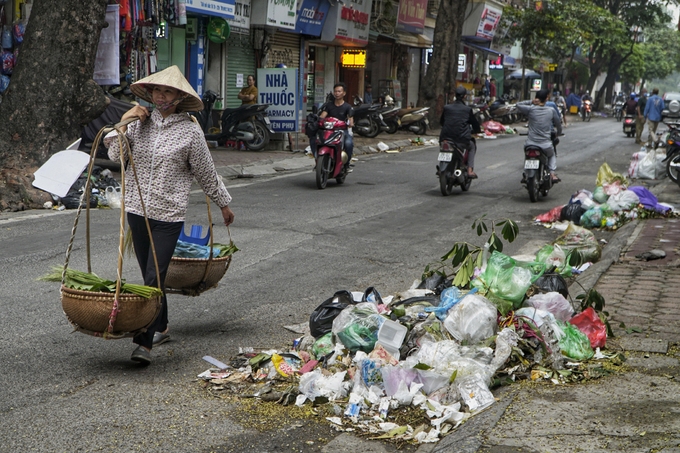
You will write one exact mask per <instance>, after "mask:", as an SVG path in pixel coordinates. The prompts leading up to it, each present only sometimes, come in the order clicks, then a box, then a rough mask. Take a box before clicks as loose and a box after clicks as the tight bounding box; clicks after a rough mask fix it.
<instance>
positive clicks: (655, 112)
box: [644, 94, 663, 121]
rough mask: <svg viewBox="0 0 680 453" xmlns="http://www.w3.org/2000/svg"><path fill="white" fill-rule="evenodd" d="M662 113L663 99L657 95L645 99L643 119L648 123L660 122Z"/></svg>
mask: <svg viewBox="0 0 680 453" xmlns="http://www.w3.org/2000/svg"><path fill="white" fill-rule="evenodd" d="M662 111H663V99H661V97H660V96H659V95H658V94H654V95H652V96H650V97H649V99H647V105H645V112H644V115H645V118H647V119H648V120H649V121H661V112H662Z"/></svg>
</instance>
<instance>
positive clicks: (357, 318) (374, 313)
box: [332, 302, 385, 353]
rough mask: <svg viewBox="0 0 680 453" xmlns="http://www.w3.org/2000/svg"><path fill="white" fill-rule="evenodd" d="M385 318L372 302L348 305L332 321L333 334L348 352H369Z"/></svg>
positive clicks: (376, 339)
mask: <svg viewBox="0 0 680 453" xmlns="http://www.w3.org/2000/svg"><path fill="white" fill-rule="evenodd" d="M383 322H385V318H383V317H382V316H380V314H379V313H378V309H377V307H376V305H375V304H374V303H373V302H361V303H358V304H356V305H350V306H349V307H347V308H345V309H344V310H342V311H341V312H340V314H339V315H338V316H337V317H336V318H335V319H334V320H333V330H332V332H333V334H334V335H335V336H336V337H337V338H338V340H339V341H340V342H341V343H342V344H343V345H344V346H345V347H346V348H347V349H349V350H350V351H352V352H357V351H364V352H366V353H368V352H371V351H372V350H373V348H374V347H375V343H376V341H378V330H379V329H380V326H381V325H382V323H383Z"/></svg>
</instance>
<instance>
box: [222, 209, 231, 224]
mask: <svg viewBox="0 0 680 453" xmlns="http://www.w3.org/2000/svg"><path fill="white" fill-rule="evenodd" d="M222 218H224V226H229V225H231V224H232V223H233V222H234V213H233V211H232V210H231V208H230V207H229V206H225V207H223V208H222Z"/></svg>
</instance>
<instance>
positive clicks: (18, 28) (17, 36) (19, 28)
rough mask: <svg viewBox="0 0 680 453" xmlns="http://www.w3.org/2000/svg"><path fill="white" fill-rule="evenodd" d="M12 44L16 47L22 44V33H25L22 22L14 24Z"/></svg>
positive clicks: (24, 25) (24, 26)
mask: <svg viewBox="0 0 680 453" xmlns="http://www.w3.org/2000/svg"><path fill="white" fill-rule="evenodd" d="M13 31H14V42H15V44H16V45H17V46H19V45H21V43H22V42H24V33H26V24H24V23H23V22H17V23H16V24H14V28H13Z"/></svg>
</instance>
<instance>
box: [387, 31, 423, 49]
mask: <svg viewBox="0 0 680 453" xmlns="http://www.w3.org/2000/svg"><path fill="white" fill-rule="evenodd" d="M394 36H395V38H396V39H395V40H396V42H397V43H398V44H403V45H405V46H409V47H420V48H422V49H427V48H430V47H432V38H429V37H427V36H425V35H416V34H414V33H406V32H397V33H395V34H394Z"/></svg>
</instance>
